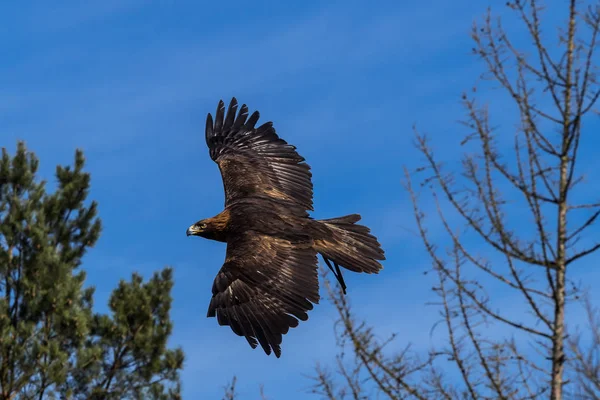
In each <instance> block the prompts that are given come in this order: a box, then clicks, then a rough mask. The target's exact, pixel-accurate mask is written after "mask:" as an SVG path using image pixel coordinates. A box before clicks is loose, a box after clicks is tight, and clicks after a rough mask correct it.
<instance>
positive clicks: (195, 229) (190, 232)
mask: <svg viewBox="0 0 600 400" xmlns="http://www.w3.org/2000/svg"><path fill="white" fill-rule="evenodd" d="M198 233H200V230H199V229H198V227H196V226H195V225H192V226H190V227H189V228H187V231H185V234H186V235H187V236H194V235H197V234H198Z"/></svg>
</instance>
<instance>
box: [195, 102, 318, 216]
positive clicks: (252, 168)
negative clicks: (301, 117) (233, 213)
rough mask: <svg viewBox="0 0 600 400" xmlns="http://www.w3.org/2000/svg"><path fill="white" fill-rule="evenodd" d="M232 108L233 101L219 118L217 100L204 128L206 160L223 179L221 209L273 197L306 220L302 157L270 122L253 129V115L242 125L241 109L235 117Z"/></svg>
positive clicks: (308, 200) (307, 187) (308, 206)
mask: <svg viewBox="0 0 600 400" xmlns="http://www.w3.org/2000/svg"><path fill="white" fill-rule="evenodd" d="M237 107H238V103H237V100H236V99H235V98H233V99H232V101H231V103H230V104H229V107H228V109H227V113H225V104H224V103H223V101H222V100H221V101H220V102H219V105H218V107H217V112H216V114H215V119H214V122H213V120H212V116H211V115H210V114H209V115H208V117H207V124H206V143H207V145H208V148H209V152H210V157H211V158H212V159H213V160H214V161H215V162H216V163H217V164H218V165H219V169H220V170H221V175H222V178H223V185H224V188H225V206H226V207H227V206H228V205H231V204H233V203H235V202H236V201H237V200H239V199H246V198H248V197H259V198H276V199H279V200H283V201H285V202H287V203H289V204H290V205H292V206H293V207H292V208H291V210H294V211H295V213H301V214H302V215H307V214H306V211H307V210H313V202H312V196H313V184H312V181H311V177H312V174H311V172H310V167H309V166H308V164H306V163H305V162H304V157H302V156H301V155H299V154H298V152H297V151H296V147H295V146H292V145H290V144H288V143H287V142H286V141H285V140H283V139H281V138H279V136H278V135H277V134H276V133H275V129H274V128H273V124H272V123H271V122H266V123H264V124H263V125H261V126H259V127H258V128H255V124H256V122H257V121H258V118H259V113H258V112H254V113H253V114H252V115H251V116H250V118H248V120H246V116H247V115H248V108H247V107H246V105H243V106H242V108H241V110H240V113H239V114H238V115H237V118H236V112H237ZM291 210H290V211H291ZM300 210H304V211H300Z"/></svg>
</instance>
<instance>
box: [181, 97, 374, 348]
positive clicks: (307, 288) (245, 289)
mask: <svg viewBox="0 0 600 400" xmlns="http://www.w3.org/2000/svg"><path fill="white" fill-rule="evenodd" d="M237 109H238V103H237V100H236V99H235V98H233V99H232V100H231V103H230V104H229V108H228V109H227V113H225V104H224V103H223V100H221V101H219V105H218V107H217V112H216V114H215V119H214V121H213V118H212V115H211V114H210V113H209V114H208V116H207V118H206V144H207V145H208V148H209V152H210V157H211V158H212V159H213V161H215V162H216V163H217V165H218V166H219V169H220V171H221V176H222V178H223V185H224V189H225V209H224V210H223V211H222V212H221V213H219V214H218V215H216V216H214V217H212V218H207V219H203V220H200V221H198V222H196V223H195V224H193V225H192V226H190V227H189V228H188V230H187V235H188V236H189V235H195V236H201V237H204V238H207V239H212V240H217V241H220V242H226V243H227V255H226V257H225V262H224V264H223V266H222V268H221V270H220V271H219V273H218V274H217V276H216V278H215V280H214V283H213V286H212V299H211V300H210V305H209V306H208V315H207V316H208V317H217V321H218V323H219V325H229V326H230V327H231V329H232V330H233V332H235V333H236V334H237V335H239V336H244V337H245V338H246V340H247V341H248V343H249V344H250V346H252V348H256V346H257V345H258V344H260V345H261V347H262V348H263V349H264V351H265V353H267V354H268V355H269V354H271V351H273V352H274V353H275V356H277V357H278V358H279V357H280V356H281V347H280V345H281V341H282V335H285V334H286V333H287V332H288V330H289V328H294V327H296V326H298V320H302V321H306V320H307V319H308V315H307V311H308V310H311V309H312V308H313V304H312V303H314V304H318V302H319V278H318V271H317V253H319V254H321V256H322V257H323V259H324V260H325V263H326V264H327V266H328V267H329V268H330V269H331V270H332V272H333V273H334V275H335V277H336V278H337V280H338V281H339V283H340V285H341V286H342V288H343V290H344V293H345V290H346V285H345V283H344V280H343V277H342V274H341V271H340V269H339V266H342V267H344V268H346V269H349V270H350V271H354V272H366V273H369V274H370V273H378V272H379V271H380V270H381V269H382V268H383V267H382V266H381V264H380V263H379V262H378V261H377V260H385V256H384V252H383V250H382V249H381V245H380V244H379V242H378V241H377V238H375V237H374V236H373V235H371V234H370V233H369V232H370V231H369V228H367V227H366V226H363V225H358V224H356V222H358V221H359V220H360V215H358V214H352V215H347V216H344V217H339V218H331V219H322V220H315V219H313V218H311V217H310V216H309V214H308V211H312V210H313V202H312V197H313V185H312V181H311V176H312V174H311V172H310V167H309V166H308V164H306V163H305V162H304V157H302V156H300V155H299V154H298V153H297V152H296V147H295V146H293V145H290V144H288V143H287V142H286V141H285V140H283V139H281V138H280V137H279V136H278V135H277V134H276V133H275V129H274V128H273V124H272V123H271V122H266V123H264V124H262V125H260V126H259V127H258V128H256V123H257V122H258V118H259V113H258V111H255V112H254V113H253V114H252V115H251V116H250V117H249V118H248V107H246V105H245V104H244V105H242V107H241V108H240V111H239V113H237ZM332 264H333V266H332ZM334 266H335V270H334Z"/></svg>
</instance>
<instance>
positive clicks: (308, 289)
mask: <svg viewBox="0 0 600 400" xmlns="http://www.w3.org/2000/svg"><path fill="white" fill-rule="evenodd" d="M212 293H213V296H212V299H211V301H210V305H209V307H208V313H207V315H208V316H209V317H216V318H217V321H218V323H219V325H227V326H229V327H231V330H232V331H233V332H234V333H236V334H237V335H239V336H243V337H245V338H246V340H247V341H248V343H249V344H250V346H251V347H252V348H256V347H257V345H258V344H260V345H261V347H262V348H263V350H264V351H265V353H267V354H271V352H274V353H275V355H276V356H277V357H279V356H280V355H281V342H282V336H283V335H285V334H286V333H287V332H288V331H289V329H290V328H294V327H296V326H298V320H301V321H306V320H307V319H308V314H307V311H309V310H311V309H312V308H313V303H314V304H316V303H318V302H319V282H318V272H317V255H316V252H315V250H314V249H313V246H312V242H308V241H307V242H301V243H296V242H294V243H291V242H289V241H287V240H285V239H280V238H275V237H271V236H266V235H260V234H257V233H247V234H242V235H239V236H236V238H235V239H234V240H232V241H230V242H229V243H228V244H227V257H226V259H225V263H224V264H223V267H222V268H221V270H220V271H219V273H218V274H217V276H216V277H215V280H214V283H213V289H212Z"/></svg>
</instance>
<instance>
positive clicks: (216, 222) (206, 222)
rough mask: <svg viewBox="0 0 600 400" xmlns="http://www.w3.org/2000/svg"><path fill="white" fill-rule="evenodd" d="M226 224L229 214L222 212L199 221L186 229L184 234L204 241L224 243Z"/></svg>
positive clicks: (225, 239) (226, 230)
mask: <svg viewBox="0 0 600 400" xmlns="http://www.w3.org/2000/svg"><path fill="white" fill-rule="evenodd" d="M228 222H229V212H228V211H224V212H221V213H220V214H218V215H216V216H214V217H212V218H206V219H201V220H200V221H198V222H196V223H195V224H193V225H192V226H190V227H189V228H188V229H187V231H186V234H187V235H188V236H201V237H203V238H205V239H212V240H216V241H219V242H226V241H227V232H228Z"/></svg>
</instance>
